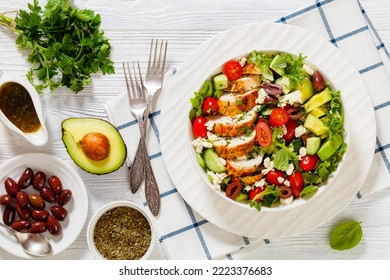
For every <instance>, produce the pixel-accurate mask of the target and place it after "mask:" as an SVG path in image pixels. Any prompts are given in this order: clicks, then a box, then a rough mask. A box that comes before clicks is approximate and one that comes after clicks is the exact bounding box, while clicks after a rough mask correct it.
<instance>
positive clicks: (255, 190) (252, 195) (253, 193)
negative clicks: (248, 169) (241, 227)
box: [249, 187, 265, 202]
mask: <svg viewBox="0 0 390 280" xmlns="http://www.w3.org/2000/svg"><path fill="white" fill-rule="evenodd" d="M264 190H265V187H254V188H253V189H252V190H250V191H249V199H250V200H253V198H255V196H256V195H258V194H259V193H261V192H262V191H264ZM256 201H257V202H259V201H261V199H256Z"/></svg>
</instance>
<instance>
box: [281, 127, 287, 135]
mask: <svg viewBox="0 0 390 280" xmlns="http://www.w3.org/2000/svg"><path fill="white" fill-rule="evenodd" d="M282 132H283V135H286V133H287V127H286V125H282Z"/></svg>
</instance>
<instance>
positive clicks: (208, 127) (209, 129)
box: [204, 121, 215, 131]
mask: <svg viewBox="0 0 390 280" xmlns="http://www.w3.org/2000/svg"><path fill="white" fill-rule="evenodd" d="M204 125H205V126H206V129H207V130H208V131H212V130H213V127H214V125H215V122H213V121H208V122H206V123H205V124H204Z"/></svg>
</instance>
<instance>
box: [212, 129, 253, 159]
mask: <svg viewBox="0 0 390 280" xmlns="http://www.w3.org/2000/svg"><path fill="white" fill-rule="evenodd" d="M255 141H256V131H255V130H253V131H251V133H250V135H242V136H239V137H235V138H220V139H219V140H216V141H214V143H213V146H214V149H215V151H216V152H217V154H218V156H219V157H222V158H224V159H236V158H240V157H243V156H245V155H246V154H248V153H249V152H250V151H252V149H253V146H254V145H255Z"/></svg>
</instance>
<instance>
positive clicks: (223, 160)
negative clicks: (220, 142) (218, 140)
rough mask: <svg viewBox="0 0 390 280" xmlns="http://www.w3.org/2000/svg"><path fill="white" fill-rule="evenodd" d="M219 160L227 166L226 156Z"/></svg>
mask: <svg viewBox="0 0 390 280" xmlns="http://www.w3.org/2000/svg"><path fill="white" fill-rule="evenodd" d="M219 161H220V162H221V163H222V164H223V165H225V166H226V160H225V159H224V158H219Z"/></svg>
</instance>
